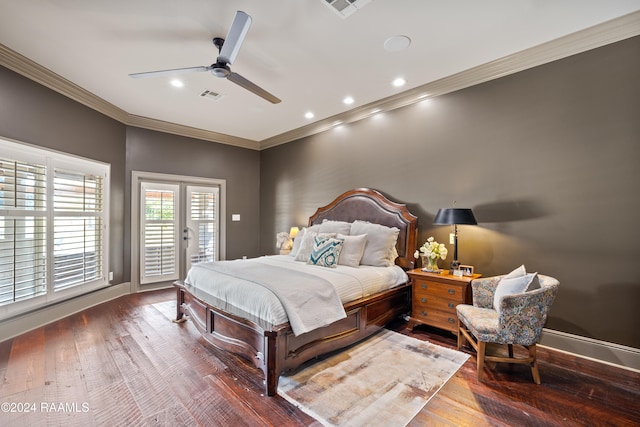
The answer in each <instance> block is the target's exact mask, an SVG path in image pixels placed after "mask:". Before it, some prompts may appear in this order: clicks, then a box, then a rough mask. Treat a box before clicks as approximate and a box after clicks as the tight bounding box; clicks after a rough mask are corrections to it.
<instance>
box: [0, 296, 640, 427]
mask: <svg viewBox="0 0 640 427" xmlns="http://www.w3.org/2000/svg"><path fill="white" fill-rule="evenodd" d="M174 298H175V292H174V291H173V290H172V289H171V290H161V291H154V292H149V293H144V294H135V295H127V296H124V297H121V298H118V299H116V300H114V301H111V302H108V303H105V304H102V305H100V306H97V307H94V308H90V309H87V310H85V311H83V312H81V313H78V314H74V315H71V316H69V317H67V318H64V319H62V320H59V321H56V322H54V323H51V324H49V325H47V326H45V327H42V328H38V329H36V330H34V331H31V332H29V333H26V334H24V335H21V336H19V337H16V338H14V339H10V340H7V341H4V342H2V343H0V376H1V377H2V379H3V381H2V384H1V385H0V404H2V406H1V408H0V409H1V410H0V426H12V427H13V426H76V425H77V426H109V427H111V426H134V425H155V426H158V425H160V426H164V425H167V426H183V425H184V426H199V425H200V426H228V425H233V426H311V425H317V424H318V423H317V422H315V420H314V419H313V418H311V417H309V416H307V415H306V414H304V413H303V412H301V411H300V410H298V409H297V408H295V407H294V406H292V405H291V404H289V403H288V402H287V401H285V400H284V399H282V398H281V397H279V396H275V397H272V398H269V397H265V396H264V395H263V394H262V392H263V386H262V381H261V376H260V372H259V371H257V370H256V369H255V368H254V367H253V365H250V364H249V363H248V362H246V361H244V360H243V359H241V358H238V357H235V356H233V355H229V354H227V353H224V352H222V351H218V350H217V349H215V348H213V347H211V346H210V345H209V344H207V343H206V342H204V340H202V339H201V338H200V337H199V334H198V333H197V332H196V330H195V328H194V326H193V325H191V324H190V322H186V323H182V324H176V323H172V322H171V321H170V320H171V319H172V318H173V316H174V315H175V302H174ZM405 326H406V325H405V323H404V322H401V321H398V322H396V323H394V324H392V325H390V329H393V330H395V331H397V332H400V333H403V334H406V335H410V336H413V337H416V338H418V339H422V340H429V341H431V342H434V343H436V344H439V345H442V346H445V347H449V348H455V344H456V343H455V340H454V337H453V335H451V334H448V333H445V332H440V331H438V330H436V329H430V328H428V327H424V326H421V327H418V328H416V329H415V331H413V332H410V331H408V330H407V329H406V328H405ZM185 343H186V344H188V346H187V347H186V348H188V349H189V350H188V351H185V350H180V351H178V350H177V349H178V348H185V347H184V344H185ZM538 354H539V359H540V374H541V377H542V384H541V385H535V384H533V382H532V380H531V374H530V370H529V369H528V367H525V366H516V365H505V364H499V365H497V366H495V367H492V368H491V369H489V370H487V371H486V373H485V381H484V382H482V383H479V382H478V381H477V379H476V368H475V357H474V356H471V358H470V359H469V360H468V361H467V362H466V363H465V365H464V366H463V367H462V368H461V369H460V370H459V371H458V372H457V373H456V374H455V375H454V377H453V378H451V380H450V381H449V382H448V383H447V384H446V385H445V386H444V387H443V388H442V390H440V391H439V392H438V394H437V395H436V396H435V397H434V398H433V399H432V400H431V401H430V402H429V403H428V404H427V405H426V406H425V408H424V409H423V410H422V411H421V412H420V414H418V415H417V416H416V417H415V418H414V420H413V421H412V422H411V423H410V425H411V426H424V425H428V426H435V425H443V426H475V427H481V426H516V425H517V426H554V425H557V426H582V425H584V426H599V425H603V426H607V425H610V426H626V425H628V426H632V425H635V426H637V425H640V374H639V373H635V372H631V371H628V370H623V369H618V368H614V367H611V366H608V365H604V364H599V363H595V362H592V361H588V360H584V359H580V358H575V357H573V356H570V355H566V354H563V353H560V352H555V351H548V350H545V349H539V352H538ZM11 411H14V412H11Z"/></svg>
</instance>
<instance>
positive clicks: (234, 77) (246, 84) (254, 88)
mask: <svg viewBox="0 0 640 427" xmlns="http://www.w3.org/2000/svg"><path fill="white" fill-rule="evenodd" d="M227 80H231V81H232V82H233V83H235V84H237V85H238V86H241V87H243V88H245V89H246V90H248V91H250V92H253V93H255V94H256V95H258V96H259V97H262V98H264V99H266V100H267V101H269V102H270V103H272V104H278V103H280V98H277V97H276V96H274V95H272V94H270V93H269V92H267V91H266V90H264V89H262V88H261V87H260V86H258V85H256V84H255V83H251V82H250V81H249V80H247V79H245V78H244V77H242V76H241V75H240V74H238V73H230V74H229V75H228V76H227Z"/></svg>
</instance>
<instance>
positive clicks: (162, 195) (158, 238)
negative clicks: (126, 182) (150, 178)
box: [140, 182, 179, 284]
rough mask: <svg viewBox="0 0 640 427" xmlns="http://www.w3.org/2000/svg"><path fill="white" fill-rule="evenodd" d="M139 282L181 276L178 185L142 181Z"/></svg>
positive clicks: (144, 282) (158, 280)
mask: <svg viewBox="0 0 640 427" xmlns="http://www.w3.org/2000/svg"><path fill="white" fill-rule="evenodd" d="M141 186H142V194H143V204H144V206H143V209H141V228H142V238H141V242H142V245H140V249H141V252H142V253H141V254H140V259H141V260H142V262H141V264H142V265H141V268H140V273H141V274H140V283H141V284H146V283H154V282H163V281H169V280H176V279H178V273H179V265H178V261H179V259H178V244H179V240H178V230H179V222H178V220H179V216H178V207H179V205H178V200H177V196H178V194H179V186H178V185H173V184H159V183H149V182H143V183H142V184H141Z"/></svg>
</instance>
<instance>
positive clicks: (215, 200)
mask: <svg viewBox="0 0 640 427" xmlns="http://www.w3.org/2000/svg"><path fill="white" fill-rule="evenodd" d="M219 193H220V192H219V188H217V187H204V186H191V185H188V186H187V213H186V214H187V221H186V226H187V231H188V236H187V237H188V246H187V265H186V270H187V271H188V270H189V269H190V268H191V266H192V265H193V264H198V263H200V262H211V261H216V260H218V212H219V209H220V207H219Z"/></svg>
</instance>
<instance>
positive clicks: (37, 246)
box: [0, 139, 110, 318]
mask: <svg viewBox="0 0 640 427" xmlns="http://www.w3.org/2000/svg"><path fill="white" fill-rule="evenodd" d="M109 171H110V167H109V165H107V164H104V163H99V162H95V161H90V160H86V159H81V158H78V157H74V156H70V155H65V154H61V153H57V152H53V151H48V150H44V149H41V148H35V147H32V146H28V145H23V144H19V143H16V142H13V141H8V140H4V139H0V318H3V317H9V316H11V315H14V314H17V313H20V312H23V311H26V310H29V309H32V308H36V307H39V306H43V305H46V304H48V303H51V302H54V301H57V300H60V299H63V298H68V297H70V296H74V295H79V294H81V293H85V292H88V291H90V290H93V289H96V288H98V287H102V286H105V285H107V280H106V274H105V268H106V266H108V262H107V254H108V250H107V241H108V238H107V236H108V214H107V206H108V188H109Z"/></svg>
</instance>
